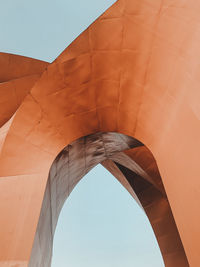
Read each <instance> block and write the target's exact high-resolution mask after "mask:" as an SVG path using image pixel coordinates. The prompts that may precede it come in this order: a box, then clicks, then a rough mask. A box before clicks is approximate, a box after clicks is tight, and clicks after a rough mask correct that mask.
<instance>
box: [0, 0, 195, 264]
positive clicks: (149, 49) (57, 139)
mask: <svg viewBox="0 0 200 267" xmlns="http://www.w3.org/2000/svg"><path fill="white" fill-rule="evenodd" d="M199 12H200V2H199V1H197V0H191V1H181V0H173V1H172V0H166V1H161V0H155V1H150V0H140V1H136V0H119V1H118V2H117V3H116V4H114V5H113V6H112V7H111V8H110V9H109V10H108V11H107V12H106V13H104V14H103V15H102V16H101V17H100V18H99V19H98V20H97V21H96V22H95V23H93V24H92V25H91V26H90V27H89V28H88V29H87V30H86V31H85V32H84V33H82V34H81V35H80V36H79V37H78V38H77V39H76V40H75V41H74V42H73V43H72V44H71V45H70V46H69V47H68V48H67V49H66V50H65V51H64V52H63V53H62V54H61V55H60V56H59V57H58V58H57V59H56V60H55V62H53V63H52V64H50V65H49V66H48V67H47V69H46V70H45V71H44V72H43V74H42V76H41V77H40V78H39V79H38V80H37V82H36V83H35V85H34V86H33V87H32V89H31V91H30V92H29V93H28V95H27V97H26V98H25V100H24V101H23V102H22V103H21V106H20V107H19V108H18V109H17V112H16V113H15V115H14V118H13V119H12V122H11V123H10V126H9V127H7V128H6V130H2V131H1V132H3V133H2V136H3V137H2V138H1V139H3V142H2V148H1V152H0V153H1V154H0V176H1V180H0V198H1V201H0V214H1V219H0V237H1V238H0V262H1V264H2V265H1V266H12V265H11V263H13V262H15V261H16V262H21V264H20V263H19V264H18V265H17V266H26V265H23V264H26V262H28V260H29V256H30V253H31V246H32V243H33V239H34V231H35V230H36V226H37V220H38V218H39V212H40V207H41V203H42V198H43V194H44V190H45V184H46V181H47V178H48V172H49V169H50V166H51V164H52V162H53V160H54V158H55V157H56V155H57V154H58V152H59V151H60V150H61V149H62V148H63V147H65V146H66V145H67V144H69V143H70V142H71V141H73V140H76V139H77V138H79V137H81V136H85V135H87V134H91V133H95V132H100V131H106V132H109V131H112V132H120V133H124V134H127V135H129V136H132V137H134V138H136V139H138V140H140V141H141V142H143V143H144V144H145V145H146V146H147V147H148V148H149V149H150V150H151V152H152V153H153V155H154V157H155V159H156V161H157V164H158V167H159V171H160V173H161V177H162V181H163V184H164V186H165V190H166V193H167V196H168V199H169V202H170V205H171V208H172V212H173V215H174V218H175V221H176V224H177V227H178V230H179V233H180V236H181V239H182V243H183V246H184V248H185V252H186V255H187V257H188V260H189V263H190V266H192V267H197V266H199V265H200V254H199V250H200V245H199V240H200V228H199V225H200V215H199V204H200V179H199V177H200V165H199V155H198V154H199V150H200V139H199V136H200V122H199V120H200V105H199V96H200V93H199V92H200V91H199V83H200V81H199V56H200V48H199V37H200V36H199ZM15 78H16V77H15ZM9 79H10V78H9ZM8 97H10V96H8ZM8 102H9V101H8V100H7V101H6V106H8V104H7V103H8ZM10 105H13V104H12V101H11V104H10ZM0 116H2V114H0ZM2 117H3V116H2ZM3 127H4V126H3ZM24 262H25V263H24ZM3 264H5V265H3ZM6 264H7V265H6ZM9 264H10V265H9Z"/></svg>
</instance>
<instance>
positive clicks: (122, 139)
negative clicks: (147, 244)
mask: <svg viewBox="0 0 200 267" xmlns="http://www.w3.org/2000/svg"><path fill="white" fill-rule="evenodd" d="M99 163H101V164H102V165H103V166H104V167H105V168H106V169H107V170H109V171H110V172H111V173H112V174H113V175H114V176H115V177H116V178H117V179H118V180H119V181H120V183H121V184H122V185H123V186H124V187H125V188H126V189H127V190H128V191H129V193H130V194H131V195H132V196H133V197H134V198H135V199H136V201H138V203H139V204H140V205H141V207H142V208H143V209H144V211H145V212H146V215H147V216H148V218H149V221H150V223H151V225H152V228H153V230H154V232H155V235H156V238H157V241H158V244H159V246H160V250H161V253H162V256H163V259H164V262H165V266H167V267H168V266H181V267H183V266H188V262H187V258H186V256H185V252H184V249H183V246H182V242H181V239H180V236H179V233H178V230H177V227H176V224H175V221H174V218H173V215H172V212H171V208H170V205H169V202H168V200H167V196H166V194H165V190H164V187H163V184H162V179H161V177H160V175H159V171H158V168H157V165H156V162H155V160H154V158H153V155H152V154H151V152H150V151H149V150H148V149H147V148H146V147H145V146H144V145H143V144H142V143H141V142H139V141H138V140H136V139H134V138H132V137H129V136H126V135H123V134H119V133H113V132H107V133H104V132H100V133H96V134H92V135H88V136H84V137H82V138H79V139H77V140H76V141H74V142H72V143H71V144H70V145H68V146H67V147H65V148H64V149H63V150H62V151H61V152H60V153H59V154H58V156H57V157H56V159H55V160H54V162H53V164H52V167H51V169H50V173H49V178H48V182H47V186H46V190H45V195H44V200H43V204H42V209H41V214H40V219H39V223H38V226H37V231H36V235H35V241H34V245H33V249H32V255H31V259H30V263H29V266H30V267H32V266H33V267H34V266H43V267H49V266H50V264H51V256H52V244H53V235H54V232H55V228H56V224H57V220H58V216H59V213H60V210H61V208H62V206H63V204H64V202H65V200H66V199H67V197H68V196H69V194H70V193H71V191H72V190H73V188H74V187H75V186H76V184H77V183H78V182H79V181H80V179H81V178H82V177H83V176H84V175H85V174H86V173H87V172H88V171H89V170H91V169H92V168H93V167H94V166H96V165H97V164H99Z"/></svg>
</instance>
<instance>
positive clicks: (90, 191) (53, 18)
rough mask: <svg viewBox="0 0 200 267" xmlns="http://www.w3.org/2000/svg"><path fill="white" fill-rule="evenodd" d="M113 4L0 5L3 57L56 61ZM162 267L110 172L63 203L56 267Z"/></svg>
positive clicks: (92, 177) (91, 0) (38, 1)
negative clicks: (17, 55) (6, 54)
mask: <svg viewBox="0 0 200 267" xmlns="http://www.w3.org/2000/svg"><path fill="white" fill-rule="evenodd" d="M135 1H139V0H135ZM114 2H115V1H113V0H84V1H83V0H57V1H55V0H54V1H53V0H6V1H5V0H0V7H1V8H0V52H7V53H13V54H20V55H24V56H29V57H33V58H37V59H41V60H45V61H48V62H52V61H53V60H54V59H55V58H56V57H57V56H58V55H59V54H60V53H61V52H62V51H63V50H64V49H65V48H66V46H68V45H69V44H70V43H71V42H72V40H74V39H75V38H76V37H77V36H78V35H79V34H80V33H81V32H82V31H83V30H84V29H85V28H86V27H88V26H89V25H90V23H92V22H93V21H94V20H95V19H96V18H97V17H98V16H99V15H100V14H101V13H102V12H103V11H105V10H106V8H108V7H109V6H110V5H111V4H112V3H114ZM163 266H164V263H163V260H162V256H161V253H160V250H159V247H158V244H157V241H156V239H155V236H154V233H153V231H152V228H151V226H150V224H149V222H148V219H147V217H146V216H145V214H144V212H143V210H142V209H141V208H140V207H139V206H138V204H137V203H136V202H135V201H134V200H133V198H132V197H131V196H130V195H129V193H128V192H127V191H126V190H125V189H124V188H123V187H122V186H121V184H120V183H119V182H118V181H117V180H116V179H115V178H114V177H113V176H112V175H111V174H110V173H108V172H107V171H106V170H105V169H104V168H103V167H102V166H101V165H98V166H96V167H95V168H94V169H93V170H92V171H90V173H89V174H87V175H86V176H85V177H84V178H83V179H82V180H81V181H80V182H79V184H78V185H77V186H76V187H75V189H74V190H73V192H72V193H71V195H70V196H69V198H68V200H67V201H66V202H65V205H64V207H63V209H62V212H61V215H60V217H59V222H58V226H57V229H56V234H55V238H54V255H53V260H52V267H163Z"/></svg>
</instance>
